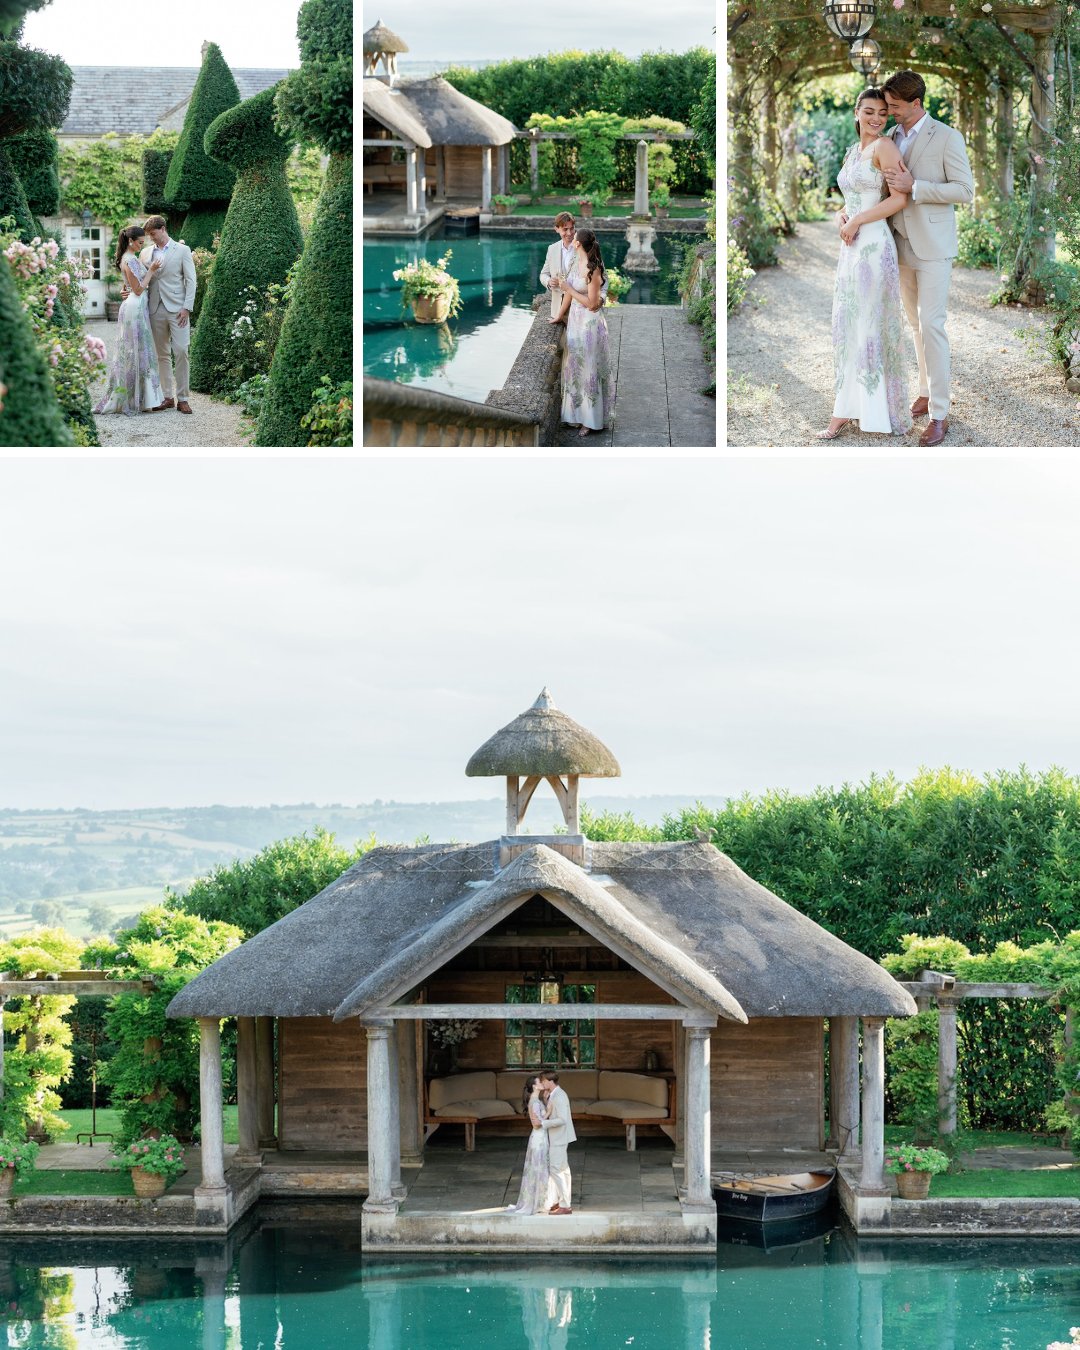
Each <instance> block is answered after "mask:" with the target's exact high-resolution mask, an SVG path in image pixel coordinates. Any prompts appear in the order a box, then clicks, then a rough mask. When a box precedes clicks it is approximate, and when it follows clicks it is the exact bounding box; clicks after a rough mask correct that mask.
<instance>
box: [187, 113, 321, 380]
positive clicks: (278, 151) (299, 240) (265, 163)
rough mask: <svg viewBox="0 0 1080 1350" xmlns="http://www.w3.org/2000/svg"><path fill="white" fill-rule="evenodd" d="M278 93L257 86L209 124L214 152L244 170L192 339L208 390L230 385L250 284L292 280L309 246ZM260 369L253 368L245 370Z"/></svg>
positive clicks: (194, 367)
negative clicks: (229, 353) (234, 334)
mask: <svg viewBox="0 0 1080 1350" xmlns="http://www.w3.org/2000/svg"><path fill="white" fill-rule="evenodd" d="M274 96H275V90H273V89H266V90H264V91H263V92H262V93H261V94H256V96H255V97H254V98H249V99H247V100H246V101H245V102H244V103H241V104H239V105H238V106H237V107H235V108H230V109H229V110H228V111H227V112H224V113H222V114H221V116H220V117H218V118H216V119H215V121H213V122H212V123H211V124H210V126H209V128H208V129H207V132H206V139H205V149H206V153H207V154H208V155H211V156H213V158H214V159H217V160H220V161H221V162H222V163H224V164H228V165H229V166H230V167H231V168H233V169H234V170H235V171H236V174H237V178H236V187H235V189H234V190H233V197H232V201H231V203H230V204H229V211H228V215H227V216H226V217H225V223H224V227H223V229H222V232H221V243H220V245H219V247H218V251H217V255H216V257H215V260H214V270H213V273H212V275H211V280H210V287H209V290H208V292H207V294H206V298H205V300H204V301H203V307H202V312H201V317H200V319H199V324H198V327H197V328H196V330H195V335H194V338H193V340H192V346H191V385H192V388H193V389H198V390H199V391H200V392H201V393H216V392H226V391H227V388H228V385H229V381H228V378H227V375H226V370H227V366H228V362H227V359H226V348H227V347H228V344H229V341H230V333H231V328H232V324H233V320H234V318H235V316H236V315H237V314H238V313H239V312H240V310H241V309H242V307H243V304H244V300H245V299H246V298H247V296H246V294H245V292H246V291H247V288H248V287H249V286H254V287H258V288H259V289H260V290H261V289H264V288H265V287H266V285H267V284H268V283H269V282H272V281H277V282H282V281H284V280H285V274H286V272H288V270H289V268H290V267H291V266H292V265H293V263H294V262H295V261H296V259H297V258H298V257H299V256H300V254H301V252H302V251H303V247H304V237H303V234H302V233H301V230H300V222H299V220H298V219H297V217H296V207H295V206H294V204H293V199H292V195H291V193H290V192H289V186H288V183H287V182H286V179H285V161H286V160H287V159H288V156H289V150H290V148H291V139H290V138H287V137H283V136H280V135H278V133H277V131H276V130H275V129H274ZM254 374H255V371H254V370H249V371H246V372H244V375H243V378H245V379H246V378H247V377H248V376H250V375H254Z"/></svg>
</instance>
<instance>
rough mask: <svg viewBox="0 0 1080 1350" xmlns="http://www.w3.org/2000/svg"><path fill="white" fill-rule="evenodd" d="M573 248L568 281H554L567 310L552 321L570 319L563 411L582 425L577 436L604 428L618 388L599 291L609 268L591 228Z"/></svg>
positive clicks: (579, 235) (580, 233) (567, 419)
mask: <svg viewBox="0 0 1080 1350" xmlns="http://www.w3.org/2000/svg"><path fill="white" fill-rule="evenodd" d="M574 249H575V257H574V264H573V266H572V267H571V269H570V271H569V273H568V274H567V276H566V278H565V280H563V281H560V280H559V278H558V277H556V278H555V279H554V280H553V282H552V285H553V286H554V287H555V288H556V289H558V290H561V291H562V292H563V293H564V295H565V296H566V299H565V301H564V302H563V306H562V309H560V310H559V312H558V314H556V315H555V316H554V317H553V318H551V319H549V320H548V322H549V323H559V322H561V320H563V319H566V350H565V351H564V352H563V364H562V395H563V398H562V414H561V415H562V420H563V421H564V422H569V424H570V425H571V426H572V427H580V428H581V430H580V431H579V432H578V435H579V436H581V437H584V436H587V435H588V434H589V432H590V431H603V429H604V427H605V426H606V425H607V423H608V421H609V420H610V418H611V413H612V409H613V408H614V405H615V391H614V389H613V387H612V379H611V353H610V350H609V348H608V330H607V320H606V319H605V318H604V301H603V299H602V298H601V295H600V288H601V285H602V283H603V281H604V279H605V277H606V275H607V273H606V272H605V270H604V263H603V259H602V258H601V257H600V245H599V244H598V243H597V242H596V235H595V234H593V232H592V230H578V232H577V235H576V236H575V238H574ZM567 311H569V313H567Z"/></svg>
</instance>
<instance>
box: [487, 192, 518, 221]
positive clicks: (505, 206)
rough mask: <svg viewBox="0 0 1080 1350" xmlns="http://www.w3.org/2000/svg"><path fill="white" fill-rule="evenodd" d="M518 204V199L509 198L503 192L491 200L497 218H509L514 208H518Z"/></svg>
mask: <svg viewBox="0 0 1080 1350" xmlns="http://www.w3.org/2000/svg"><path fill="white" fill-rule="evenodd" d="M517 202H518V199H517V198H516V197H508V196H506V194H505V193H502V192H500V193H498V194H496V196H494V197H492V199H491V204H492V206H494V208H495V214H496V215H497V216H508V215H509V214H510V212H511V211H512V210H513V209H514V207H515V206H517Z"/></svg>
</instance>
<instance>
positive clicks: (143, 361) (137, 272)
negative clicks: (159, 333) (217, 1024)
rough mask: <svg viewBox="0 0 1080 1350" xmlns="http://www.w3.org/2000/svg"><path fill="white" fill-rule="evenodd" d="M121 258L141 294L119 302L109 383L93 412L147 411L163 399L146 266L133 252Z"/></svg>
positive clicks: (126, 412) (131, 415)
mask: <svg viewBox="0 0 1080 1350" xmlns="http://www.w3.org/2000/svg"><path fill="white" fill-rule="evenodd" d="M124 261H125V262H126V263H127V264H128V266H129V267H130V268H131V270H132V272H133V274H134V276H135V280H136V281H137V282H138V283H139V285H140V286H142V287H143V292H142V294H141V295H136V294H135V292H134V291H132V292H131V294H130V295H129V296H128V298H127V299H126V300H125V301H124V303H123V304H122V305H121V306H120V314H119V316H118V328H117V334H116V353H115V355H114V356H113V359H112V364H111V365H110V366H109V387H108V389H107V390H106V392H105V395H104V397H103V398H101V399H100V400H99V402H98V404H97V406H96V407H95V408H94V411H95V412H96V413H125V414H126V415H127V416H128V417H134V416H135V414H136V413H140V412H148V411H149V410H150V409H151V408H156V407H158V405H159V404H161V403H164V402H165V395H164V394H163V393H162V392H161V381H160V380H159V378H158V363H157V351H156V350H155V348H154V335H153V332H152V331H151V329H150V312H149V309H148V308H147V291H146V282H145V280H144V278H145V277H146V275H147V270H146V268H145V267H143V265H142V263H141V262H140V261H139V259H138V258H136V257H135V256H134V255H133V254H130V253H129V254H127V255H125V258H124Z"/></svg>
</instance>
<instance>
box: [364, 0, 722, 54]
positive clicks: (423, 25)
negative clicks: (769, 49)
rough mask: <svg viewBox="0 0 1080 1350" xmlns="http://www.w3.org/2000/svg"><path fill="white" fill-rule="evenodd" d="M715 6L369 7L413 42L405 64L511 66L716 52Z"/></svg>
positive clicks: (624, 2) (398, 2) (602, 2)
mask: <svg viewBox="0 0 1080 1350" xmlns="http://www.w3.org/2000/svg"><path fill="white" fill-rule="evenodd" d="M716 12H717V11H716V6H715V5H714V4H712V3H709V2H707V0H667V2H666V3H663V4H659V5H658V4H655V3H647V2H646V0H592V3H590V4H587V5H574V6H572V7H569V8H568V7H566V6H562V7H560V6H557V5H494V4H492V3H491V2H490V0H456V3H454V4H452V5H448V4H446V3H445V2H444V0H392V3H385V4H382V5H381V6H380V5H378V4H376V5H375V6H374V7H373V6H371V5H367V6H366V7H365V9H364V17H363V25H364V28H365V29H367V28H371V27H373V26H374V25H375V23H376V22H377V21H378V20H379V19H381V20H382V22H383V23H384V24H385V25H386V27H387V28H389V29H390V30H391V32H394V33H396V34H397V35H398V37H400V38H402V39H403V40H404V41H405V42H407V43H408V44H409V50H408V52H406V53H404V55H402V56H401V57H400V58H399V59H400V60H402V61H482V60H496V59H497V60H510V59H511V58H515V57H524V56H540V55H542V54H544V53H545V52H564V51H568V50H570V49H571V48H574V49H577V50H580V51H593V50H597V49H604V50H610V49H614V50H615V51H620V52H622V53H623V54H624V55H625V56H640V55H641V53H642V52H643V51H649V52H655V51H659V50H660V49H661V48H663V49H664V50H665V51H669V52H684V51H686V50H687V49H688V48H690V47H715V45H716V37H715V34H714V33H713V28H714V27H715V25H716Z"/></svg>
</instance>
